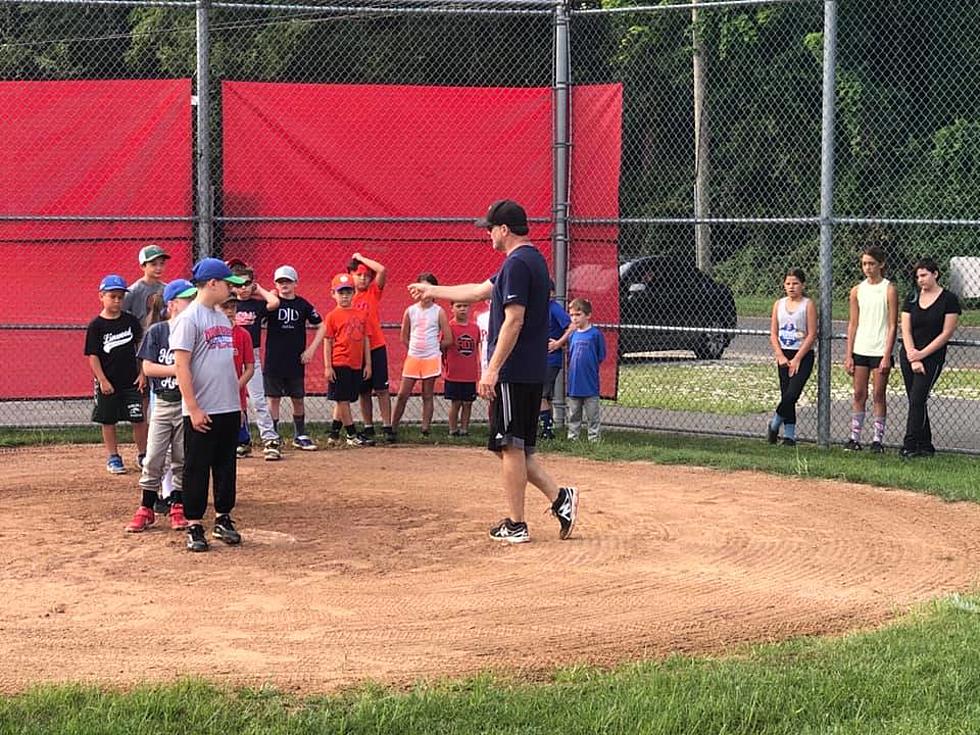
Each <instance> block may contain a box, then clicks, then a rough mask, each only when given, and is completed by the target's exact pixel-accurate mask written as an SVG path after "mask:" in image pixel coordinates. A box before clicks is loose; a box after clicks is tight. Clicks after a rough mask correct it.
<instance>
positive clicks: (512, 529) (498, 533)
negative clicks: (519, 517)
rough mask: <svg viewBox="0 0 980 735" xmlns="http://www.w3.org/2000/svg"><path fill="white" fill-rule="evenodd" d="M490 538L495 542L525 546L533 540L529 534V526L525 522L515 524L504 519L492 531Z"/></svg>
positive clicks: (508, 519)
mask: <svg viewBox="0 0 980 735" xmlns="http://www.w3.org/2000/svg"><path fill="white" fill-rule="evenodd" d="M490 538H492V539H493V540H494V541H506V542H507V543H508V544H523V543H526V542H527V541H530V540H531V534H529V533H528V532H527V524H526V523H524V522H523V521H519V522H515V521H512V520H511V519H510V518H504V520H502V521H501V522H500V523H498V524H497V525H496V526H494V527H493V528H491V529H490Z"/></svg>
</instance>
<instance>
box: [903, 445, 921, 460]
mask: <svg viewBox="0 0 980 735" xmlns="http://www.w3.org/2000/svg"><path fill="white" fill-rule="evenodd" d="M898 456H899V457H901V458H902V459H914V458H915V457H918V456H919V453H918V452H917V451H915V450H914V449H909V448H908V447H902V448H901V449H899V450H898Z"/></svg>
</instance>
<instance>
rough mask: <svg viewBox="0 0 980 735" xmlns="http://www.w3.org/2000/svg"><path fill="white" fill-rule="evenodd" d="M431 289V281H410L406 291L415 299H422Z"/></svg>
mask: <svg viewBox="0 0 980 735" xmlns="http://www.w3.org/2000/svg"><path fill="white" fill-rule="evenodd" d="M431 289H432V284H431V283H410V284H409V285H408V293H409V295H411V297H412V298H413V299H415V300H416V301H420V300H422V299H424V298H425V297H426V296H429V295H430V294H429V291H430V290H431Z"/></svg>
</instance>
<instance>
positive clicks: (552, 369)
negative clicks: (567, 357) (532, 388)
mask: <svg viewBox="0 0 980 735" xmlns="http://www.w3.org/2000/svg"><path fill="white" fill-rule="evenodd" d="M560 372H561V365H549V366H548V379H547V380H545V381H544V390H543V391H542V393H541V397H542V398H545V399H547V400H549V401H550V400H551V399H552V398H554V397H555V382H556V381H557V380H558V373H560Z"/></svg>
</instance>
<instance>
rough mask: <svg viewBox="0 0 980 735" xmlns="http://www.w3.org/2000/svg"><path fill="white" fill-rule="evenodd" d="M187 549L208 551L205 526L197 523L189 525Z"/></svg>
mask: <svg viewBox="0 0 980 735" xmlns="http://www.w3.org/2000/svg"><path fill="white" fill-rule="evenodd" d="M187 549H188V550H189V551H207V550H208V540H207V538H205V536H204V526H202V525H201V524H200V523H195V524H194V525H192V526H188V527H187Z"/></svg>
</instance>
